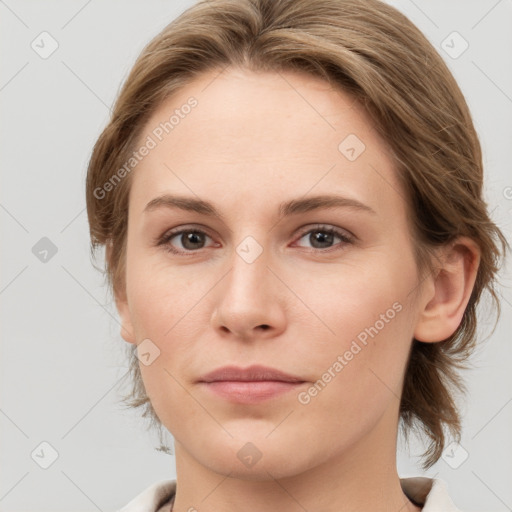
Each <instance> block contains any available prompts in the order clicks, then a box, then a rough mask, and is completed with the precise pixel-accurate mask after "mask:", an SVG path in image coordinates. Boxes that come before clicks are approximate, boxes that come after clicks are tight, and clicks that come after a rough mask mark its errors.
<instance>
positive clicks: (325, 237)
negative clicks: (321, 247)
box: [312, 231, 334, 247]
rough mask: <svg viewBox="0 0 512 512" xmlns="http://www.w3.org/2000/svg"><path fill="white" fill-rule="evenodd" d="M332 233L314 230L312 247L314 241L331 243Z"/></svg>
mask: <svg viewBox="0 0 512 512" xmlns="http://www.w3.org/2000/svg"><path fill="white" fill-rule="evenodd" d="M333 236H334V235H333V234H332V233H325V232H323V231H316V232H315V234H314V235H313V242H314V243H313V244H312V245H313V247H315V244H316V243H320V244H325V243H327V244H329V243H332V238H333Z"/></svg>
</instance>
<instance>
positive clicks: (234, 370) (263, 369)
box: [200, 365, 304, 382]
mask: <svg viewBox="0 0 512 512" xmlns="http://www.w3.org/2000/svg"><path fill="white" fill-rule="evenodd" d="M220 380H231V381H245V382H248V381H258V380H259V381H265V380H266V381H269V380H273V381H276V380H277V381H282V382H304V380H303V379H301V378H299V377H296V376H295V375H290V374H288V373H285V372H282V371H280V370H277V369H275V368H270V367H268V366H261V365H252V366H249V367H247V368H240V367H237V366H223V367H222V368H217V369H216V370H213V371H212V372H209V373H207V374H205V375H203V376H202V377H201V379H200V382H215V381H220Z"/></svg>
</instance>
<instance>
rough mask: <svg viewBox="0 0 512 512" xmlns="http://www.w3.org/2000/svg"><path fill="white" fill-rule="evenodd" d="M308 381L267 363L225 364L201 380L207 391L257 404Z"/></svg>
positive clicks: (244, 402) (234, 400)
mask: <svg viewBox="0 0 512 512" xmlns="http://www.w3.org/2000/svg"><path fill="white" fill-rule="evenodd" d="M304 382H305V381H304V380H303V379H301V378H300V377H297V376H295V375H290V374H288V373H285V372H282V371H280V370H276V369H275V368H270V367H267V366H260V365H253V366H250V367H248V368H238V367H236V366H224V367H222V368H218V369H217V370H214V371H213V372H210V373H207V374H206V375H204V376H203V377H202V378H201V380H200V381H199V383H200V384H201V385H203V386H204V387H205V388H206V389H208V391H211V392H212V393H215V394H216V395H218V396H220V397H222V398H224V399H226V400H228V401H230V402H233V403H237V404H255V403H259V402H261V401H264V400H269V399H270V398H275V397H277V396H279V395H282V394H284V393H287V392H289V391H292V390H294V389H296V388H297V387H298V386H300V385H302V384H303V383H304Z"/></svg>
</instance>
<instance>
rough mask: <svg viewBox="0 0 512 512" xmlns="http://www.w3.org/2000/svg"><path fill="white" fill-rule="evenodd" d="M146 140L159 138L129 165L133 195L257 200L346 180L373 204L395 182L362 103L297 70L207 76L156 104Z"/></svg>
mask: <svg viewBox="0 0 512 512" xmlns="http://www.w3.org/2000/svg"><path fill="white" fill-rule="evenodd" d="M191 99H192V100H191ZM190 105H194V106H192V107H191V106H190ZM148 137H149V138H151V139H152V140H153V142H154V144H155V145H154V148H153V149H151V151H149V153H148V155H147V156H145V157H144V158H143V159H142V161H141V162H140V163H139V164H138V165H137V169H136V172H134V176H133V182H132V188H133V189H134V190H133V195H134V199H135V200H136V201H138V199H141V198H142V197H143V199H144V200H149V199H151V198H152V197H153V196H154V195H156V194H158V193H161V192H165V191H171V190H173V191H176V190H177V191H179V192H183V193H188V194H190V192H193V193H194V194H196V195H200V196H201V195H206V196H210V195H216V196H218V197H220V198H224V197H226V198H227V197H229V196H230V195H232V194H233V193H235V192H236V193H237V194H242V195H245V196H246V198H247V199H248V200H250V199H252V200H255V199H254V198H255V197H257V196H258V195H259V194H260V195H261V194H262V195H264V196H265V198H266V199H268V197H269V195H268V194H269V190H272V191H273V193H275V194H281V195H282V194H286V193H287V191H292V190H293V191H295V195H296V193H300V194H306V193H308V190H312V189H314V192H315V193H321V192H334V191H340V192H342V191H346V190H347V187H350V188H351V191H352V195H353V197H361V198H362V196H366V198H368V197H370V198H371V199H372V200H373V201H374V203H379V202H381V201H382V197H383V186H384V187H385V186H387V187H388V188H390V190H389V191H387V192H388V193H390V194H391V195H393V194H394V195H396V194H397V190H398V188H399V184H398V183H397V180H396V176H395V175H394V169H393V167H394V166H393V162H392V160H391V158H390V152H389V149H388V147H387V145H386V143H385V141H383V140H382V139H381V138H380V137H379V136H378V134H377V131H376V130H375V126H374V123H373V121H372V120H371V118H370V116H369V115H368V114H367V113H366V112H365V111H364V109H363V108H362V107H361V105H360V104H359V103H358V102H357V101H356V100H355V98H353V97H352V96H350V95H349V94H347V93H345V92H343V91H340V90H338V89H333V88H332V87H331V85H330V84H329V83H327V82H325V81H323V80H321V79H319V78H316V77H313V76H309V75H307V74H303V73H298V72H280V73H277V72H276V73H272V72H264V73H263V72H258V73H255V72H251V71H247V70H241V69H231V68H230V69H227V70H224V71H223V72H220V71H219V70H215V71H214V70H212V71H209V72H207V73H204V74H202V75H200V76H199V77H197V78H196V79H195V80H194V81H193V82H192V83H190V84H188V85H187V86H185V87H183V88H182V89H180V90H179V91H178V92H177V93H175V94H173V95H172V96H171V97H169V98H168V99H166V100H165V101H164V102H163V103H162V104H161V105H160V106H159V107H158V108H157V109H156V110H155V112H154V113H153V115H152V116H151V118H150V119H149V121H148V122H147V123H146V126H145V129H144V131H143V133H142V136H141V137H140V139H139V140H140V141H142V142H144V141H145V140H148ZM292 195H293V194H292ZM137 198H138V199H137ZM280 199H283V197H280ZM141 200H142V199H141ZM391 200H394V201H399V200H400V198H399V197H395V198H391ZM140 206H143V205H139V207H140ZM377 207H378V205H377Z"/></svg>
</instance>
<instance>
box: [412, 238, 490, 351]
mask: <svg viewBox="0 0 512 512" xmlns="http://www.w3.org/2000/svg"><path fill="white" fill-rule="evenodd" d="M440 251H441V254H440V261H441V264H440V267H439V268H438V270H437V272H436V273H434V274H433V275H432V276H430V278H429V279H428V281H430V283H429V284H431V285H433V288H434V292H433V293H432V286H430V287H428V288H429V289H430V294H429V296H427V297H425V299H424V303H423V304H420V307H421V310H420V311H419V317H418V322H417V324H416V328H415V330H414V338H415V339H417V340H418V341H423V342H426V343H434V342H438V341H443V340H445V339H447V338H449V337H450V336H451V335H452V334H453V333H454V332H455V331H456V330H457V328H458V327H459V325H460V323H461V321H462V317H463V315H464V311H465V310H466V306H467V304H468V302H469V299H470V297H471V293H472V291H473V286H474V284H475V280H476V276H477V272H478V266H479V263H480V249H479V247H478V246H477V244H476V243H475V242H474V241H473V240H471V239H470V238H468V237H459V238H458V239H457V240H455V241H454V242H453V243H451V244H450V245H448V246H446V247H443V248H441V249H440Z"/></svg>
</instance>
